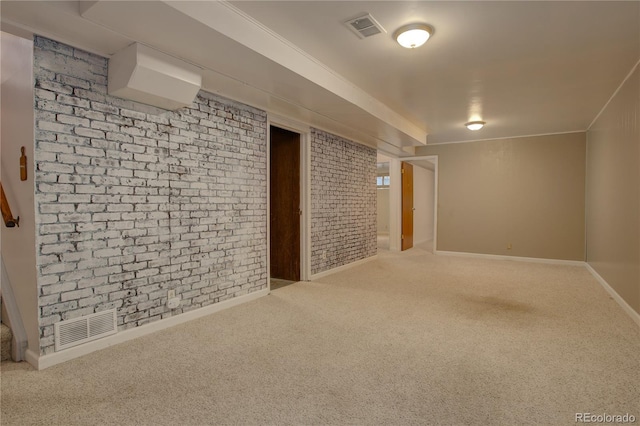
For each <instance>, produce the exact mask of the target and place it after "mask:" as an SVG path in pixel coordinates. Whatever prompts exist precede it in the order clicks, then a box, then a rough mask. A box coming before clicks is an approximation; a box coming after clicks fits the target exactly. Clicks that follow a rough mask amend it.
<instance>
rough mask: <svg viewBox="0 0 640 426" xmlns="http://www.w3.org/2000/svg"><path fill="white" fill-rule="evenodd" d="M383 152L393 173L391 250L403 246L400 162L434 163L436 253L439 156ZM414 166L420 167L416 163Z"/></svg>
mask: <svg viewBox="0 0 640 426" xmlns="http://www.w3.org/2000/svg"><path fill="white" fill-rule="evenodd" d="M380 152H381V154H383V155H385V156H386V157H389V158H390V159H391V160H390V162H389V169H390V174H391V185H389V203H390V204H391V205H390V213H391V214H390V224H389V238H390V241H389V249H390V250H391V251H401V250H400V248H401V247H402V239H401V235H402V220H401V217H402V186H401V185H400V179H401V176H400V175H401V173H400V163H401V162H402V161H405V162H410V161H415V160H429V161H431V162H433V163H434V165H435V169H434V182H433V185H434V188H433V198H434V200H433V248H432V252H433V254H436V248H437V247H438V173H439V168H438V167H439V166H438V156H437V155H421V156H413V157H395V156H391V155H390V154H387V153H385V152H383V151H380ZM414 167H420V166H416V165H414Z"/></svg>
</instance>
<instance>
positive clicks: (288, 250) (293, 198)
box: [269, 126, 301, 281]
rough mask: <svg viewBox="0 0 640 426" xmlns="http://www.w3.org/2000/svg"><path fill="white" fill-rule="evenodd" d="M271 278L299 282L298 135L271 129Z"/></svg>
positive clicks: (274, 128)
mask: <svg viewBox="0 0 640 426" xmlns="http://www.w3.org/2000/svg"><path fill="white" fill-rule="evenodd" d="M270 139H271V164H270V170H271V183H270V195H271V208H270V212H269V222H270V231H271V238H270V242H269V246H270V256H271V261H270V265H271V278H280V279H284V280H290V281H300V216H301V211H300V135H299V134H298V133H295V132H290V131H288V130H284V129H280V128H278V127H273V126H271V128H270Z"/></svg>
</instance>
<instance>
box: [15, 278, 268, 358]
mask: <svg viewBox="0 0 640 426" xmlns="http://www.w3.org/2000/svg"><path fill="white" fill-rule="evenodd" d="M268 294H269V289H268V288H266V289H264V290H259V291H256V292H253V293H249V294H246V295H244V296H238V297H234V298H233V299H228V300H225V301H223V302H219V303H216V304H213V305H209V306H205V307H204V308H199V309H196V310H193V311H189V312H186V313H184V314H180V315H176V316H175V317H171V318H167V319H164V320H161V321H156V322H152V323H149V324H145V325H141V326H140V327H136V328H130V329H128V330H124V331H121V332H119V333H116V334H113V335H111V336H109V337H105V338H103V339H99V340H94V341H93V342H90V343H87V344H84V345H80V346H75V347H73V348H69V349H66V350H63V351H60V352H54V353H52V354H49V355H41V356H38V355H35V354H34V353H33V352H32V351H30V350H27V353H26V356H27V361H28V362H29V364H31V365H33V366H34V367H35V368H37V369H38V370H42V369H45V368H48V367H52V366H54V365H56V364H60V363H63V362H66V361H70V360H72V359H74V358H78V357H81V356H83V355H87V354H90V353H91V352H95V351H98V350H101V349H105V348H108V347H110V346H114V345H117V344H119V343H123V342H127V341H129V340H133V339H136V338H138V337H142V336H146V335H148V334H151V333H155V332H156V331H161V330H164V329H167V328H170V327H173V326H176V325H178V324H183V323H185V322H188V321H192V320H194V319H197V318H202V317H204V316H207V315H211V314H214V313H216V312H219V311H222V310H224V309H228V308H231V307H234V306H237V305H240V304H242V303H246V302H250V301H252V300H255V299H258V298H260V297H263V296H266V295H268Z"/></svg>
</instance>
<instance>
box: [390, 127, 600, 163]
mask: <svg viewBox="0 0 640 426" xmlns="http://www.w3.org/2000/svg"><path fill="white" fill-rule="evenodd" d="M587 130H588V129H587ZM587 130H570V131H567V132H555V133H538V134H534V135H520V136H502V137H499V138H487V139H469V140H463V141H450V142H432V143H427V145H426V146H436V145H451V144H456V143H473V142H491V141H499V140H504V139H522V138H537V137H541V136H556V135H570V134H572V133H586V132H587ZM402 159H403V160H404V158H402Z"/></svg>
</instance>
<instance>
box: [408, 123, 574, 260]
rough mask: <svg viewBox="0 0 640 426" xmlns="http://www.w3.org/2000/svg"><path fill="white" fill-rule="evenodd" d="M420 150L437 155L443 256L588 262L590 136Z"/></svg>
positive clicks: (494, 141) (497, 142) (440, 243)
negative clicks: (586, 220)
mask: <svg viewBox="0 0 640 426" xmlns="http://www.w3.org/2000/svg"><path fill="white" fill-rule="evenodd" d="M416 151H417V152H416V155H437V156H438V165H439V170H438V172H439V177H438V179H439V188H438V198H439V200H438V247H437V249H438V250H443V251H456V252H470V253H483V254H495V255H510V256H523V257H535V258H546V259H564V260H584V252H585V248H584V245H585V242H584V240H585V238H584V235H585V234H584V229H585V225H584V211H585V210H584V209H585V207H584V203H585V156H586V152H585V151H586V135H585V133H570V134H563V135H551V136H535V137H523V138H514V139H501V140H489V141H482V142H472V143H457V144H446V145H431V146H429V145H427V146H426V147H423V148H420V149H418V150H416ZM509 244H511V246H512V249H508V248H507V247H508V245H509Z"/></svg>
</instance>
